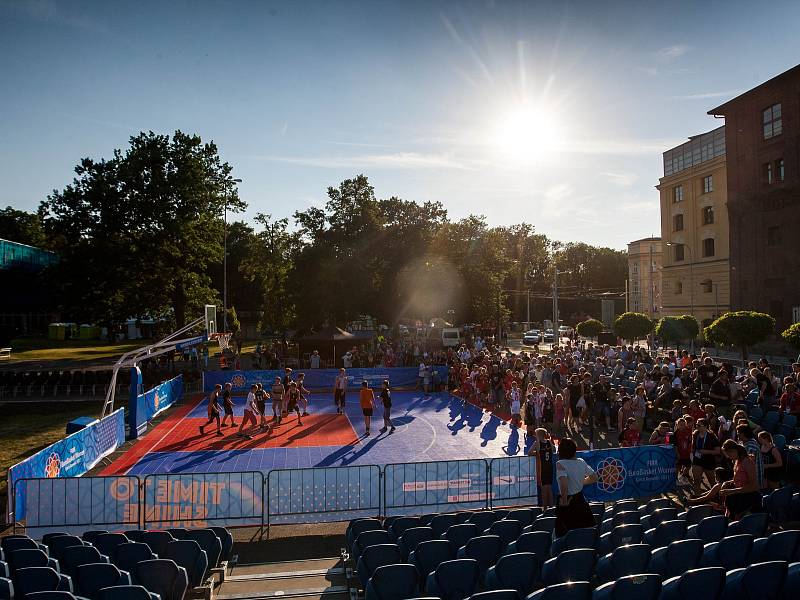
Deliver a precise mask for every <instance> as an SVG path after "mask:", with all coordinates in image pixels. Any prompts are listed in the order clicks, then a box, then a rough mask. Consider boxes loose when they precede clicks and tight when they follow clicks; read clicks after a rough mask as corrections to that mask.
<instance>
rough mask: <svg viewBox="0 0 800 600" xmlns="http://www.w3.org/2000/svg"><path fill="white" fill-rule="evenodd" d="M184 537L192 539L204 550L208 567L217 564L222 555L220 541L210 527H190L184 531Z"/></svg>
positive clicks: (216, 565) (211, 567)
mask: <svg viewBox="0 0 800 600" xmlns="http://www.w3.org/2000/svg"><path fill="white" fill-rule="evenodd" d="M185 539H187V540H194V541H195V542H197V543H198V544H199V545H200V547H201V548H202V549H203V550H205V552H206V556H207V557H208V568H209V569H213V568H215V567H218V566H219V560H220V557H221V556H222V542H221V541H220V539H219V538H218V537H217V534H216V533H214V532H213V531H212V530H211V529H208V528H205V529H190V530H189V531H187V532H186V537H185ZM206 574H207V573H206Z"/></svg>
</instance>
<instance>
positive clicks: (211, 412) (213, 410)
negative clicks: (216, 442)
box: [200, 384, 222, 436]
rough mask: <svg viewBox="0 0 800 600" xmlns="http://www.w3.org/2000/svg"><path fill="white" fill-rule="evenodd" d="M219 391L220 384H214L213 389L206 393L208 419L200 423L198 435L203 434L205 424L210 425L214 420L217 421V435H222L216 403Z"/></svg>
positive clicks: (220, 388)
mask: <svg viewBox="0 0 800 600" xmlns="http://www.w3.org/2000/svg"><path fill="white" fill-rule="evenodd" d="M220 392H222V386H221V385H220V384H217V385H215V386H214V391H213V392H211V393H210V394H209V395H208V421H206V422H205V423H204V424H203V425H200V435H203V434H205V428H206V425H211V424H212V423H213V422H214V421H216V422H217V435H219V436H221V435H222V429H220V420H219V403H218V399H219V395H220Z"/></svg>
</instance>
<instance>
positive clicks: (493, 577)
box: [486, 552, 540, 598]
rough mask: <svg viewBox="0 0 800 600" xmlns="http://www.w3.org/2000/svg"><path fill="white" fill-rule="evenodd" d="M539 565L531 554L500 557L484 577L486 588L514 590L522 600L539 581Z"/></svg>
mask: <svg viewBox="0 0 800 600" xmlns="http://www.w3.org/2000/svg"><path fill="white" fill-rule="evenodd" d="M539 564H540V561H539V560H538V559H537V557H536V555H535V554H533V553H532V552H516V553H514V554H506V555H505V556H501V557H500V559H499V560H498V561H497V564H496V565H494V566H493V567H491V568H490V569H489V572H488V573H487V575H486V587H487V588H489V589H494V590H500V589H512V590H516V591H517V592H518V593H519V594H520V597H521V598H524V597H525V596H527V595H528V594H530V593H531V592H532V591H533V590H534V588H535V585H536V582H537V581H538V580H539Z"/></svg>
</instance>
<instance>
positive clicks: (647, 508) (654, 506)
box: [639, 498, 675, 514]
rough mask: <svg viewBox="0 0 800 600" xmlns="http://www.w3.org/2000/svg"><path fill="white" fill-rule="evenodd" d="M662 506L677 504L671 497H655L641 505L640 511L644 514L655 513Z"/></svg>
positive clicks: (667, 506) (672, 506) (670, 506)
mask: <svg viewBox="0 0 800 600" xmlns="http://www.w3.org/2000/svg"><path fill="white" fill-rule="evenodd" d="M662 508H675V504H674V503H673V502H672V500H670V499H669V498H653V499H652V500H650V501H649V502H648V503H647V504H645V505H643V506H640V507H639V512H641V513H643V514H653V513H654V512H655V511H657V510H661V509H662Z"/></svg>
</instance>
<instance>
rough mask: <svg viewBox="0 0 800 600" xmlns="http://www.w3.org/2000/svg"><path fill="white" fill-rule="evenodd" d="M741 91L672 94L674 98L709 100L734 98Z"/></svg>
mask: <svg viewBox="0 0 800 600" xmlns="http://www.w3.org/2000/svg"><path fill="white" fill-rule="evenodd" d="M741 93H742V90H725V91H724V92H704V93H700V94H685V95H683V96H673V98H674V99H676V100H709V99H711V98H729V97H730V98H734V97H736V96H738V95H739V94H741Z"/></svg>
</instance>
